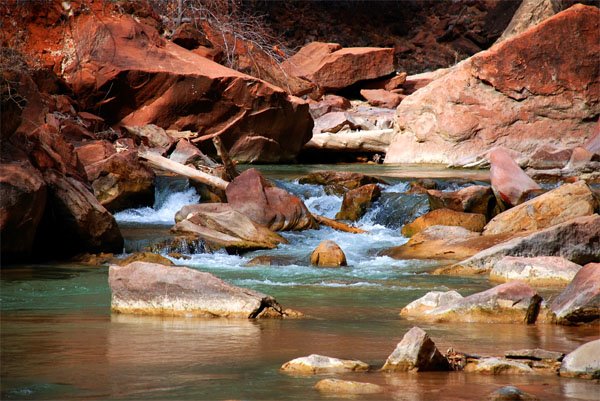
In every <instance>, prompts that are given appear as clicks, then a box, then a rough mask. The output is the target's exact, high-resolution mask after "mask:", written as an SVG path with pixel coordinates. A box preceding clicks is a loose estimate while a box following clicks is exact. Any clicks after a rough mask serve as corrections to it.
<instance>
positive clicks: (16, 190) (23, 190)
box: [0, 161, 46, 261]
mask: <svg viewBox="0 0 600 401" xmlns="http://www.w3.org/2000/svg"><path fill="white" fill-rule="evenodd" d="M45 207H46V183H45V182H44V180H43V179H42V175H41V174H40V173H39V172H38V171H37V170H36V169H35V168H33V166H32V165H31V164H30V163H29V162H27V161H22V162H11V163H5V162H4V161H3V162H2V163H1V164H0V236H1V237H2V241H0V247H1V254H2V259H3V260H5V261H7V260H10V259H11V258H18V257H21V256H26V255H28V254H30V253H31V252H32V250H33V244H34V239H35V235H36V231H37V228H38V224H39V223H40V220H41V218H42V214H43V213H44V208H45Z"/></svg>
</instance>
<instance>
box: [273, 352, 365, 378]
mask: <svg viewBox="0 0 600 401" xmlns="http://www.w3.org/2000/svg"><path fill="white" fill-rule="evenodd" d="M281 370H282V371H284V372H289V373H299V374H317V373H344V372H361V371H367V370H369V365H368V364H366V363H364V362H362V361H357V360H349V359H338V358H332V357H329V356H323V355H317V354H312V355H309V356H304V357H301V358H296V359H292V360H291V361H289V362H286V363H284V364H283V365H282V366H281Z"/></svg>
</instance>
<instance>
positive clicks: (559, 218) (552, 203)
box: [483, 181, 596, 235]
mask: <svg viewBox="0 0 600 401" xmlns="http://www.w3.org/2000/svg"><path fill="white" fill-rule="evenodd" d="M595 208H596V200H595V199H594V195H593V193H592V191H591V190H590V188H589V187H588V186H587V185H586V183H585V181H578V182H576V183H573V184H564V185H561V186H560V187H558V188H556V189H553V190H552V191H549V192H546V193H545V194H542V195H540V196H538V197H536V198H533V199H531V200H529V201H527V202H525V203H522V204H520V205H518V206H515V207H513V208H510V209H508V210H507V211H505V212H502V213H500V214H499V215H497V216H496V217H494V218H493V219H492V220H490V222H489V223H488V224H487V225H486V226H485V228H484V230H483V234H484V235H488V234H503V233H511V232H518V231H534V230H540V229H544V228H547V227H551V226H554V225H556V224H560V223H564V222H565V221H568V220H571V219H573V218H575V217H580V216H590V215H592V214H593V213H594V209H595Z"/></svg>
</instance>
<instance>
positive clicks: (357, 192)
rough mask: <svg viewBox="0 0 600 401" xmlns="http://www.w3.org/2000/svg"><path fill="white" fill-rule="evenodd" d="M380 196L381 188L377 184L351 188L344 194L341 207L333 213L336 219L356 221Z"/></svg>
mask: <svg viewBox="0 0 600 401" xmlns="http://www.w3.org/2000/svg"><path fill="white" fill-rule="evenodd" d="M380 196H381V189H380V188H379V185H377V184H367V185H363V186H362V187H358V188H356V189H351V190H349V191H348V192H346V193H345V194H344V199H343V200H342V207H341V209H340V211H339V212H338V213H337V214H336V215H335V218H336V219H338V220H351V221H356V220H358V219H360V218H361V217H362V216H363V215H364V214H365V213H366V212H367V211H368V208H369V207H370V206H371V204H372V203H373V202H375V201H376V200H377V199H379V197H380Z"/></svg>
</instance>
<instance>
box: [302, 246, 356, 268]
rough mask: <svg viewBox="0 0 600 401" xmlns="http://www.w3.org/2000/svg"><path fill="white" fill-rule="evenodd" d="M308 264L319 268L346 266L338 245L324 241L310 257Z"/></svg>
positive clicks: (344, 256) (342, 252) (344, 257)
mask: <svg viewBox="0 0 600 401" xmlns="http://www.w3.org/2000/svg"><path fill="white" fill-rule="evenodd" d="M310 264H311V265H313V266H319V267H339V266H347V262H346V255H345V254H344V251H342V248H340V246H339V245H338V244H336V243H335V242H333V241H329V240H325V241H321V243H320V244H319V245H318V246H317V247H316V248H315V250H314V251H313V252H312V254H311V255H310Z"/></svg>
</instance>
